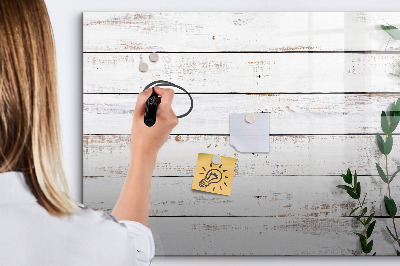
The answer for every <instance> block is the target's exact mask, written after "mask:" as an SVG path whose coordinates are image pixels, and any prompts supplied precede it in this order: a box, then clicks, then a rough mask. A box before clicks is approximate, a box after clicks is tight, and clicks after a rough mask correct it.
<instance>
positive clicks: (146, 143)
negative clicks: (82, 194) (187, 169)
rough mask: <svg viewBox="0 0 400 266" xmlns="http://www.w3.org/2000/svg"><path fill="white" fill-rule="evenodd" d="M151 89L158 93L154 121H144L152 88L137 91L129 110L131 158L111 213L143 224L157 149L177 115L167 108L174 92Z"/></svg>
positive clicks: (167, 134)
mask: <svg viewBox="0 0 400 266" xmlns="http://www.w3.org/2000/svg"><path fill="white" fill-rule="evenodd" d="M154 90H155V92H156V93H157V94H158V95H160V96H161V103H160V104H159V106H158V108H157V114H156V116H157V118H156V123H155V124H154V125H153V126H152V127H148V126H146V125H145V124H144V111H145V109H146V101H147V99H148V98H149V96H150V95H151V93H152V89H148V90H146V91H144V92H142V93H139V96H138V99H137V101H136V107H135V110H134V111H133V123H132V137H131V160H130V163H129V167H128V173H127V175H126V179H125V182H124V185H123V187H122V190H121V193H120V195H119V198H118V201H117V203H116V204H115V207H114V210H113V212H112V214H113V215H114V216H115V217H117V218H118V219H119V220H130V221H136V222H139V223H142V224H144V225H147V223H148V218H149V204H150V187H151V176H152V174H153V169H154V166H155V163H156V158H157V153H158V150H159V149H160V148H161V146H162V145H163V144H164V142H165V141H166V140H167V138H168V136H169V133H171V131H172V129H173V128H174V127H175V126H176V125H177V124H178V118H177V117H176V115H175V114H174V111H172V108H171V103H172V100H173V98H174V91H173V90H172V89H161V88H158V87H155V88H154Z"/></svg>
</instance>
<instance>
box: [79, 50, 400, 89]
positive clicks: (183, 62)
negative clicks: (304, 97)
mask: <svg viewBox="0 0 400 266" xmlns="http://www.w3.org/2000/svg"><path fill="white" fill-rule="evenodd" d="M148 56H149V54H146V53H138V54H136V53H134V54H97V53H95V54H90V53H89V54H84V55H83V71H84V77H83V81H84V83H83V91H84V92H85V93H98V92H100V93H139V92H141V91H142V90H143V88H144V87H145V86H146V85H147V84H148V83H150V81H153V80H160V79H163V80H170V81H172V82H176V83H177V84H178V85H181V86H183V87H185V88H186V89H187V90H188V91H190V92H192V93H223V92H224V93H231V92H239V93H315V92H318V93H331V92H346V93H349V92H394V91H399V89H398V85H399V82H400V79H399V78H397V77H394V76H393V75H390V74H389V73H397V72H398V71H399V69H398V64H399V63H400V60H399V56H398V55H394V54H359V53H345V54H332V53H327V54H307V53H272V54H271V53H269V54H266V53H247V54H244V53H235V54H231V53H228V54H227V53H222V54H218V55H216V54H214V53H205V54H204V53H201V54H198V53H182V54H181V53H180V54H174V53H173V54H171V53H166V54H160V55H159V61H158V62H157V63H155V64H150V70H149V71H148V72H145V73H142V72H140V71H139V69H138V66H139V63H140V58H145V59H146V58H148Z"/></svg>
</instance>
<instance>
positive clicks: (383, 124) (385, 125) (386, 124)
mask: <svg viewBox="0 0 400 266" xmlns="http://www.w3.org/2000/svg"><path fill="white" fill-rule="evenodd" d="M381 128H382V131H383V133H385V134H388V132H389V122H388V119H387V116H386V113H385V111H382V113H381Z"/></svg>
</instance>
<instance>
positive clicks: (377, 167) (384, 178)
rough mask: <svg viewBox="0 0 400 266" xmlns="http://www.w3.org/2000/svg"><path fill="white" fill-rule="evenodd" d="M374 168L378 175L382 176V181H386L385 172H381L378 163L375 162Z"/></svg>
mask: <svg viewBox="0 0 400 266" xmlns="http://www.w3.org/2000/svg"><path fill="white" fill-rule="evenodd" d="M376 169H377V170H378V173H379V176H380V177H381V178H382V180H383V182H385V183H388V180H387V177H386V175H385V172H383V170H382V167H381V166H380V165H379V164H376Z"/></svg>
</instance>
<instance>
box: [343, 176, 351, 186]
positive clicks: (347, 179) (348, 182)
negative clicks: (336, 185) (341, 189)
mask: <svg viewBox="0 0 400 266" xmlns="http://www.w3.org/2000/svg"><path fill="white" fill-rule="evenodd" d="M342 177H343V180H344V182H346V183H347V184H351V182H352V180H351V176H350V177H349V176H348V175H345V174H342Z"/></svg>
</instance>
